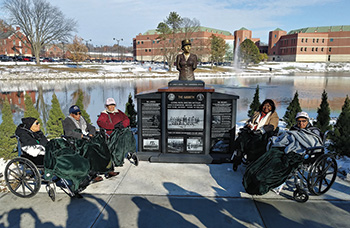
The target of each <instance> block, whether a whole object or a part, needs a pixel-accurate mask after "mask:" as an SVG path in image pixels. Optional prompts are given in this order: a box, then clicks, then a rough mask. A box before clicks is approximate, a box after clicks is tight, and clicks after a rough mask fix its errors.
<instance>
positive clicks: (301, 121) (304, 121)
mask: <svg viewBox="0 0 350 228" xmlns="http://www.w3.org/2000/svg"><path fill="white" fill-rule="evenodd" d="M297 122H298V123H306V122H307V120H298V121H297Z"/></svg>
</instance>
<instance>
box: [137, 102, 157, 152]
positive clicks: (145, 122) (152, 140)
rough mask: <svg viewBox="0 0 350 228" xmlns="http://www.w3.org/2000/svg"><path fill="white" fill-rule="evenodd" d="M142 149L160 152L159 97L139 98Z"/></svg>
mask: <svg viewBox="0 0 350 228" xmlns="http://www.w3.org/2000/svg"><path fill="white" fill-rule="evenodd" d="M141 113H142V120H141V121H142V131H141V137H142V142H141V143H142V150H143V151H149V152H161V99H147V100H146V99H143V100H141Z"/></svg>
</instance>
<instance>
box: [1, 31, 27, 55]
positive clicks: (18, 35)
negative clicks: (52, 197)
mask: <svg viewBox="0 0 350 228" xmlns="http://www.w3.org/2000/svg"><path fill="white" fill-rule="evenodd" d="M29 45H30V44H29V43H28V40H27V38H26V37H25V36H24V34H23V33H22V32H21V30H20V28H19V27H16V29H15V30H13V29H11V28H3V29H2V31H0V55H7V56H15V55H22V56H32V51H31V48H30V46H29Z"/></svg>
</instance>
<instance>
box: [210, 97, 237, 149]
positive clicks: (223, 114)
mask: <svg viewBox="0 0 350 228" xmlns="http://www.w3.org/2000/svg"><path fill="white" fill-rule="evenodd" d="M211 108H212V109H211V113H212V117H211V148H213V150H214V151H215V150H217V152H227V150H228V147H229V139H230V130H231V128H232V114H233V111H234V110H233V105H232V99H212V106H211ZM215 144H218V145H215Z"/></svg>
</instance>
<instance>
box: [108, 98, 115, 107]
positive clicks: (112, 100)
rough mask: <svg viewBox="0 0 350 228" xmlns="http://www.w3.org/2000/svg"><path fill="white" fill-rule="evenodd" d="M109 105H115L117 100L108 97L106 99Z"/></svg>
mask: <svg viewBox="0 0 350 228" xmlns="http://www.w3.org/2000/svg"><path fill="white" fill-rule="evenodd" d="M108 105H115V100H114V99H113V98H111V97H110V98H107V100H106V106H108Z"/></svg>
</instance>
